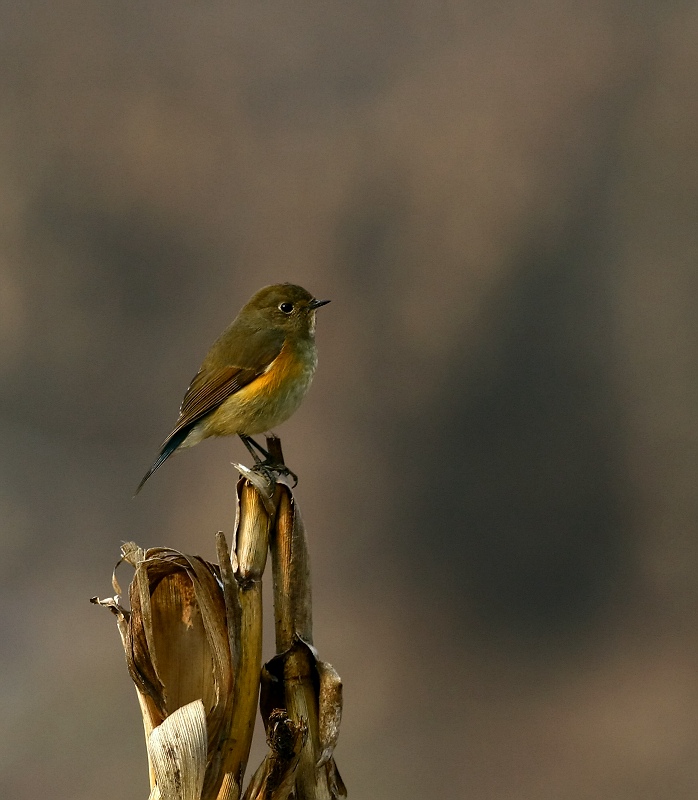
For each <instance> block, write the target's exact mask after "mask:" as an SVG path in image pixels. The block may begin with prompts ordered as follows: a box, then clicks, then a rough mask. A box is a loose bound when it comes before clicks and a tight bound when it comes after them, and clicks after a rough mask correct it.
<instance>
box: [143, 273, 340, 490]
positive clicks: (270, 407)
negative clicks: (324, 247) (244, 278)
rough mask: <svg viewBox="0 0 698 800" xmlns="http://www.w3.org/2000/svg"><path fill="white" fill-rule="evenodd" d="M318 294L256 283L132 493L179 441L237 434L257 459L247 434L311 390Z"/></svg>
mask: <svg viewBox="0 0 698 800" xmlns="http://www.w3.org/2000/svg"><path fill="white" fill-rule="evenodd" d="M329 302H330V301H329V300H316V299H315V298H314V297H313V296H312V295H311V294H310V293H309V292H307V291H306V290H305V289H303V288H302V287H300V286H294V285H293V284H291V283H280V284H275V285H274V286H265V287H264V288H263V289H260V290H259V291H258V292H257V293H256V294H255V295H253V296H252V298H251V299H250V300H249V302H248V303H247V304H246V305H245V306H243V308H242V309H241V311H240V313H239V314H238V315H237V317H236V318H235V319H234V320H233V322H232V323H231V325H230V326H229V327H228V328H227V329H226V330H225V331H224V332H223V333H222V334H221V335H220V336H219V337H218V339H216V341H215V342H214V343H213V345H212V346H211V349H210V350H209V351H208V353H207V355H206V358H205V359H204V361H203V364H202V365H201V367H200V369H199V371H198V372H197V373H196V375H195V376H194V379H193V380H192V382H191V385H190V386H189V388H188V389H187V392H186V394H185V395H184V400H182V407H181V408H180V410H179V419H178V420H177V424H176V425H175V426H174V429H173V430H172V433H171V434H170V435H169V436H168V437H167V439H165V441H164V443H163V445H162V448H161V450H160V455H158V457H157V458H156V459H155V463H154V464H153V466H152V467H151V468H150V469H149V470H148V472H147V473H146V474H145V476H144V477H143V480H142V481H141V482H140V484H139V485H138V488H137V489H136V494H138V492H140V490H141V489H142V488H143V484H144V483H145V482H146V481H147V480H148V478H149V477H150V476H151V475H152V474H153V472H155V470H156V469H157V468H158V467H159V466H160V465H161V464H162V463H163V462H164V461H165V460H166V459H167V458H169V456H171V455H172V453H174V451H175V450H177V449H178V448H180V447H193V446H194V445H195V444H198V443H199V442H200V441H201V440H202V439H207V438H208V437H209V436H233V435H235V434H237V435H238V436H239V437H240V438H241V439H242V441H243V442H244V444H245V446H246V447H247V449H248V450H249V451H250V453H251V454H252V455H253V456H254V458H255V460H256V461H257V460H258V457H257V455H256V454H255V451H254V450H253V449H252V448H253V446H254V447H256V448H257V450H259V451H260V452H261V453H262V454H263V455H264V456H267V455H268V454H267V453H266V451H265V450H263V449H262V448H261V447H260V446H259V445H258V444H257V443H256V442H255V441H254V439H251V438H250V436H251V435H252V434H255V433H263V432H264V431H268V430H270V429H271V428H273V427H275V426H276V425H279V424H281V423H282V422H284V421H285V420H287V419H288V418H289V417H290V416H291V414H293V412H294V411H295V410H296V409H297V408H298V406H299V405H300V403H301V400H302V399H303V397H304V396H305V393H306V392H307V391H308V387H309V386H310V382H311V381H312V379H313V373H314V372H315V366H316V364H317V352H316V349H315V312H316V310H317V309H318V308H320V306H324V305H325V304H326V303H329Z"/></svg>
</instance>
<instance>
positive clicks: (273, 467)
mask: <svg viewBox="0 0 698 800" xmlns="http://www.w3.org/2000/svg"><path fill="white" fill-rule="evenodd" d="M252 469H253V471H254V472H259V473H261V474H262V475H264V476H265V477H266V478H267V479H268V480H276V475H284V476H286V477H289V478H293V486H292V487H291V488H292V489H295V488H296V486H298V475H296V473H295V472H293V471H292V470H290V469H289V468H288V467H287V466H286V465H285V464H277V463H275V462H273V461H269V460H267V459H265V460H264V461H260V462H258V463H257V464H255V465H254V467H252Z"/></svg>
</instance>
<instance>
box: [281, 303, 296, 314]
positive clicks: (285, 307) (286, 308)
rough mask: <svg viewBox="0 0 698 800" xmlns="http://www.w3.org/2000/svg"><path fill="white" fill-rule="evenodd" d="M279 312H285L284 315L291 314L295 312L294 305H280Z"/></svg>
mask: <svg viewBox="0 0 698 800" xmlns="http://www.w3.org/2000/svg"><path fill="white" fill-rule="evenodd" d="M279 311H283V312H284V314H290V313H291V312H292V311H293V303H280V304H279Z"/></svg>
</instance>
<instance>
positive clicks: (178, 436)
mask: <svg viewBox="0 0 698 800" xmlns="http://www.w3.org/2000/svg"><path fill="white" fill-rule="evenodd" d="M190 429H191V426H187V427H185V428H183V429H182V430H180V431H177V432H176V433H174V434H172V436H169V437H168V438H167V440H166V441H165V444H163V446H162V450H161V451H160V455H159V456H158V457H157V458H156V459H155V463H154V464H153V466H152V467H151V468H150V469H149V470H148V471H147V472H146V473H145V475H144V476H143V480H142V481H141V482H140V483H139V484H138V488H137V489H136V491H135V493H134V497H135V496H136V495H137V494H138V492H140V490H141V489H142V488H143V485H144V484H145V482H146V481H147V480H148V478H149V477H150V476H151V475H152V474H153V472H155V470H156V469H157V468H158V467H160V466H161V465H162V464H164V463H165V461H167V459H168V458H169V457H170V456H171V455H172V453H174V451H175V450H176V449H177V448H178V447H179V446H180V444H182V442H183V441H184V440H185V439H186V438H187V436H188V435H189V431H190Z"/></svg>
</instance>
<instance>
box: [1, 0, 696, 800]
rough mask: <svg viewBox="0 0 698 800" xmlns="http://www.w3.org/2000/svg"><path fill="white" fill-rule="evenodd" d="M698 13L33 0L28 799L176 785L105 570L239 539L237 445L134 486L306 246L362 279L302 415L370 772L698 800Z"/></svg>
mask: <svg viewBox="0 0 698 800" xmlns="http://www.w3.org/2000/svg"><path fill="white" fill-rule="evenodd" d="M697 37H698V8H697V6H696V4H695V3H686V2H671V1H670V0H664V2H662V3H659V2H641V0H637V1H636V2H635V1H632V0H627V1H626V0H604V2H601V1H600V0H598V1H597V0H591V2H588V3H582V4H579V3H572V2H567V1H566V0H557V2H549V0H540V1H539V2H535V1H530V2H525V3H514V2H511V0H508V1H505V2H494V3H493V2H484V0H475V1H474V2H471V3H455V2H433V3H418V2H413V1H412V0H406V1H405V2H365V1H364V0H348V1H347V2H344V3H326V2H313V0H301V1H300V2H295V3H266V2H259V1H258V0H252V1H250V0H242V1H241V2H235V3H231V2H214V1H213V0H212V1H211V2H205V1H204V0H198V1H194V0H186V1H185V0H170V2H167V3H164V2H155V0H140V1H139V2H133V1H129V0H126V1H125V2H118V3H115V2H112V0H94V1H93V2H87V0H67V2H63V3H44V2H39V1H38V0H25V2H22V3H16V2H9V1H8V0H2V2H0V63H1V68H0V85H1V91H2V95H1V96H2V102H1V103H0V374H1V382H0V426H1V441H2V451H1V456H0V470H1V471H2V474H1V480H0V520H1V522H0V526H1V535H2V560H1V562H0V564H1V566H0V569H1V573H0V576H1V581H0V608H2V613H1V615H0V626H1V628H0V630H1V633H0V648H1V650H0V669H1V672H2V680H1V682H0V709H2V711H1V713H0V795H1V796H2V797H4V798H8V800H10V799H11V800H25V798H26V799H27V800H28V799H29V798H32V799H33V798H37V797H50V798H52V800H93V798H96V797H99V798H100V799H101V800H116V799H117V798H118V799H119V800H137V798H144V797H146V796H147V774H146V764H145V748H144V745H143V742H142V734H141V727H140V716H139V713H138V710H137V705H136V701H135V697H134V694H133V689H132V686H131V683H130V680H129V678H128V676H127V673H126V669H125V665H124V661H123V654H122V651H121V645H120V643H119V640H118V636H117V632H116V628H115V625H114V623H113V620H112V618H111V617H110V615H109V614H107V613H106V612H102V611H100V610H99V609H96V608H94V607H92V606H90V605H89V604H88V602H87V601H88V598H89V597H90V596H91V595H93V594H100V595H102V596H105V595H109V594H110V593H111V587H110V583H109V577H110V571H111V568H112V565H113V563H114V562H115V560H116V558H117V555H118V548H119V544H120V543H121V541H123V540H129V539H135V540H136V541H137V542H138V543H139V544H141V545H146V546H152V545H169V546H172V547H176V548H179V549H182V550H185V551H188V552H196V553H200V554H202V555H205V556H207V557H210V558H212V557H213V555H214V545H213V535H214V533H215V531H216V530H218V529H224V530H226V531H227V532H228V533H229V532H230V531H231V529H232V526H233V518H234V504H233V485H234V480H235V474H234V471H233V469H232V468H231V467H230V465H229V464H230V461H231V460H237V459H243V458H246V452H245V451H244V449H243V448H242V446H241V445H240V443H239V442H237V441H232V440H229V441H222V442H207V443H205V444H204V445H202V446H201V447H198V448H196V449H195V450H193V451H190V452H187V453H185V454H183V455H181V456H179V457H177V458H175V459H173V460H171V461H170V462H168V463H167V465H166V466H165V467H164V468H163V469H162V470H161V471H160V472H158V474H157V475H156V476H155V477H154V478H153V479H152V480H151V481H150V482H149V483H148V485H147V486H146V489H145V491H144V492H143V494H142V495H140V496H139V497H138V498H137V500H133V499H132V497H131V496H132V493H133V490H134V488H135V486H136V484H137V483H138V480H139V479H140V477H141V475H142V474H143V472H144V471H145V469H146V467H147V466H148V465H149V464H150V462H151V461H152V459H153V457H154V456H155V454H156V452H157V448H158V445H159V444H160V442H161V440H162V439H163V437H164V436H165V434H166V433H167V432H168V430H169V428H170V427H171V425H172V423H173V421H174V419H175V416H176V412H177V408H178V404H179V402H180V399H181V396H182V394H183V392H184V389H185V388H186V386H187V384H188V381H189V379H190V378H191V377H192V375H193V374H194V372H195V370H196V368H197V367H198V364H199V362H200V359H201V357H202V356H203V354H204V353H205V351H206V349H207V347H208V345H209V344H210V343H211V341H212V340H213V339H214V338H215V336H216V335H217V334H218V333H219V332H220V331H221V330H222V329H223V327H225V325H227V324H228V322H229V321H230V320H231V319H232V317H233V316H234V314H235V313H236V312H237V310H238V309H239V307H240V305H241V304H242V303H243V302H244V301H245V300H246V299H247V298H248V296H249V295H250V294H251V293H252V292H253V291H254V290H256V289H257V288H259V287H260V286H262V285H264V284H267V283H271V282H276V281H281V280H291V281H294V282H298V283H300V284H302V285H304V286H306V287H307V288H308V289H310V291H312V292H313V293H315V294H316V295H317V296H319V297H329V298H332V300H333V303H332V305H330V306H328V308H327V309H323V310H322V311H321V312H320V314H319V322H318V340H319V350H320V367H319V370H318V373H317V377H316V381H315V384H314V386H313V389H312V390H311V393H310V395H309V397H308V398H307V400H306V402H305V404H304V406H303V407H302V409H301V410H300V411H299V412H298V414H297V415H296V416H295V417H294V418H293V419H292V420H291V421H290V422H288V423H287V424H286V425H284V426H283V427H282V428H281V429H280V431H279V432H280V433H281V434H282V437H283V443H284V448H285V452H286V457H287V461H288V462H289V464H290V465H291V466H292V467H293V469H294V470H296V471H297V472H298V473H299V475H300V476H301V483H300V485H299V487H298V490H297V499H298V501H299V503H300V504H301V507H302V509H303V514H304V517H305V520H306V524H307V526H308V529H309V532H310V537H311V547H312V555H313V564H314V590H315V591H314V594H315V618H316V643H317V645H318V647H319V649H320V653H321V655H322V657H323V658H326V659H327V660H329V661H331V662H332V663H333V664H334V665H335V667H336V668H337V669H338V671H339V672H340V674H341V675H342V676H343V678H344V680H345V684H346V695H345V697H346V700H345V704H346V711H345V718H344V723H343V729H342V735H341V737H340V743H339V747H338V750H337V761H338V764H339V766H340V769H341V770H342V772H343V775H344V778H345V780H346V783H347V785H348V787H349V790H350V796H351V797H353V798H359V799H363V798H366V800H369V799H371V800H417V798H420V799H421V798H431V797H451V798H463V799H464V800H469V799H470V798H477V800H509V799H510V798H513V799H515V800H543V799H546V800H547V798H551V799H555V800H583V799H584V800H586V799H587V798H589V800H591V798H594V799H595V800H596V799H597V798H605V799H610V800H625V799H626V798H627V800H643V799H645V798H646V799H647V800H650V799H651V800H662V799H663V798H667V799H668V798H672V800H677V799H678V798H693V797H695V796H696V794H697V793H698V637H697V635H696V627H697V626H696V617H697V614H696V612H697V611H698V541H697V539H696V535H695V532H696V521H697V515H698V507H697V501H698V493H697V491H696V478H697V477H698V475H697V473H698V459H697V456H696V453H697V452H698V449H697V445H698V442H697V440H698V420H697V416H696V409H697V408H698V370H697V368H696V365H697V363H698V316H697V314H696V301H697V300H698V272H697V270H696V260H697V258H698V196H697V189H698V174H697V170H696V163H697V156H698V137H697V136H696V130H697V128H698V91H697V90H696V86H697V85H698V48H697V47H696V41H697ZM122 577H123V579H124V580H125V581H128V575H127V574H126V573H124V575H123V576H122ZM267 652H268V653H270V650H269V649H268V650H267ZM261 752H262V745H261V743H258V744H257V745H256V749H255V754H256V755H255V760H256V759H257V758H258V757H259V754H260V753H261ZM255 765H256V763H255Z"/></svg>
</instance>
